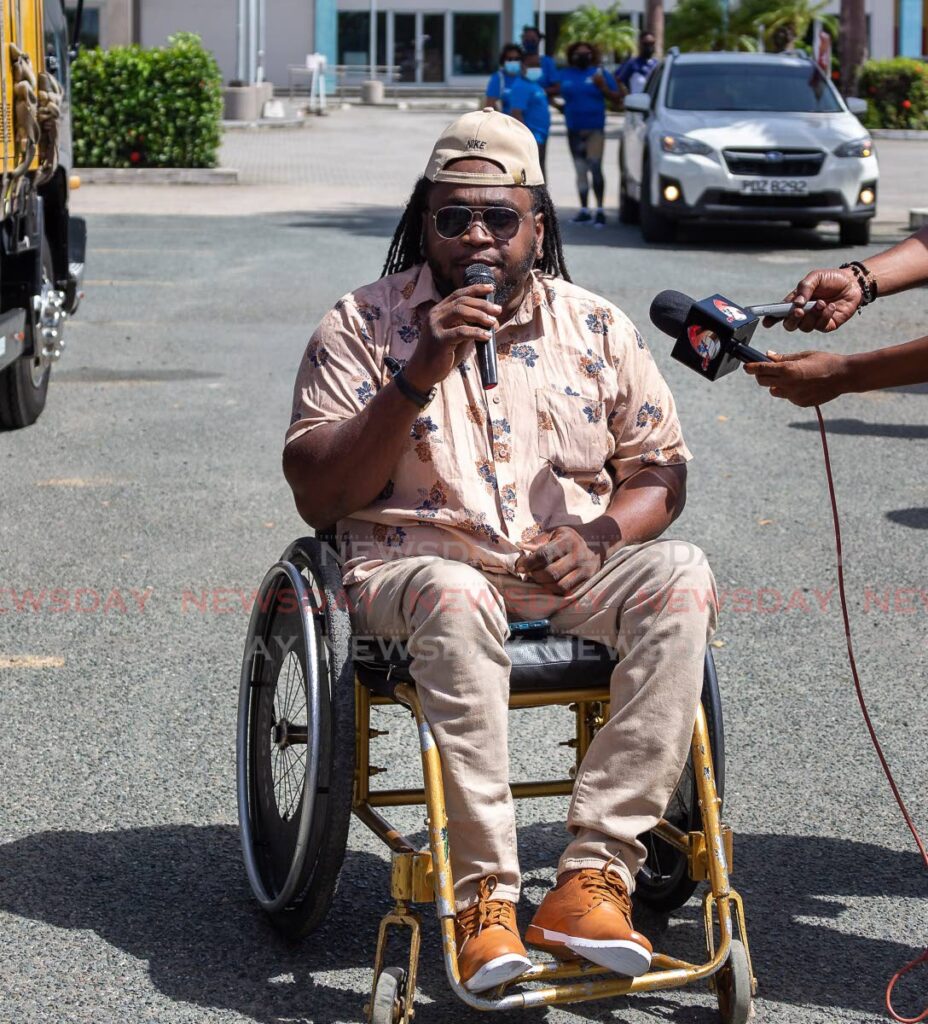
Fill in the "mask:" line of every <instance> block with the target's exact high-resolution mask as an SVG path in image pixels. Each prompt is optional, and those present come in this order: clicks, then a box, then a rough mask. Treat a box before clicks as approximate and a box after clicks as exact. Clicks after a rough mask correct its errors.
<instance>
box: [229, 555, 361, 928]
mask: <svg viewBox="0 0 928 1024" xmlns="http://www.w3.org/2000/svg"><path fill="white" fill-rule="evenodd" d="M350 640H351V623H350V620H349V617H348V612H347V604H346V602H345V594H344V590H343V589H342V585H341V570H340V568H339V565H338V562H337V560H336V558H335V557H334V556H333V555H332V554H331V552H329V551H328V549H326V548H325V547H324V546H323V545H322V544H320V543H319V541H317V540H316V539H315V538H302V539H300V540H297V541H295V542H294V543H293V544H291V545H290V547H289V548H287V550H286V551H285V552H284V554H283V555H282V556H281V559H280V561H279V562H277V563H276V564H275V565H274V566H272V567H271V569H270V570H269V571H268V573H267V575H266V576H265V578H264V580H263V582H262V584H261V587H260V589H259V591H258V599H257V601H256V602H255V607H254V610H253V612H252V616H251V622H250V624H249V630H248V640H247V642H246V646H245V657H244V660H243V664H242V679H241V686H240V691H239V723H238V744H237V747H238V749H237V774H238V803H239V824H240V827H241V833H242V851H243V854H244V858H245V867H246V871H247V873H248V878H249V882H250V883H251V887H252V891H253V892H254V894H255V897H256V898H257V900H258V902H259V903H260V904H261V906H262V907H263V909H264V910H265V911H266V912H267V914H268V916H269V917H270V919H271V922H272V923H273V925H274V926H275V928H277V929H278V930H279V931H280V932H282V933H283V934H285V935H287V936H288V937H289V938H292V939H298V938H302V937H303V936H305V935H308V934H309V933H310V932H312V931H314V930H315V929H316V928H318V927H319V925H321V924H322V922H323V921H324V919H325V916H326V914H327V913H328V910H329V907H330V906H331V904H332V900H333V899H334V897H335V892H336V889H337V886H338V877H339V873H340V872H341V867H342V862H343V861H344V857H345V844H346V842H347V838H348V823H349V820H350V817H351V797H352V788H353V785H354V760H355V737H354V666H353V663H352V661H351V657H350V653H349V651H350ZM300 747H302V748H303V753H302V756H301V754H300V751H299V748H300Z"/></svg>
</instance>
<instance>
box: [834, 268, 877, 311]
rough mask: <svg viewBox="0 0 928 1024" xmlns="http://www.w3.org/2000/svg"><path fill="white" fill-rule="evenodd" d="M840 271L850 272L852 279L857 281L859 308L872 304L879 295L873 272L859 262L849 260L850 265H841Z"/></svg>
mask: <svg viewBox="0 0 928 1024" xmlns="http://www.w3.org/2000/svg"><path fill="white" fill-rule="evenodd" d="M841 270H850V272H851V273H852V274H853V275H854V279H855V280H856V281H857V285H858V287H859V288H860V297H861V298H860V307H859V308H858V312H859V311H860V308H861V307H863V306H869V305H870V303H871V302H873V301H874V300H875V299H876V298H877V296H878V293H879V289H878V287H877V283H876V278H875V277H874V276H873V271H872V270H870V269H869V268H867V267H866V266H864V264H863V263H861V262H860V260H851V262H850V263H842V264H841Z"/></svg>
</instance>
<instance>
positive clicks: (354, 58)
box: [338, 11, 387, 64]
mask: <svg viewBox="0 0 928 1024" xmlns="http://www.w3.org/2000/svg"><path fill="white" fill-rule="evenodd" d="M370 25H371V16H370V13H369V12H368V11H339V12H338V63H339V64H369V63H370V57H369V50H370V45H371V39H370ZM375 63H377V64H386V63H387V15H386V12H384V11H378V12H377V59H376V61H375Z"/></svg>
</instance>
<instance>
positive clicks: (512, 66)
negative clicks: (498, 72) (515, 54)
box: [503, 60, 522, 75]
mask: <svg viewBox="0 0 928 1024" xmlns="http://www.w3.org/2000/svg"><path fill="white" fill-rule="evenodd" d="M503 71H505V72H506V74H507V75H518V74H519V73H520V72H521V71H522V61H520V60H507V61H505V62H504V63H503Z"/></svg>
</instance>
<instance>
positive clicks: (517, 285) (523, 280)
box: [426, 248, 536, 306]
mask: <svg viewBox="0 0 928 1024" xmlns="http://www.w3.org/2000/svg"><path fill="white" fill-rule="evenodd" d="M535 259H536V257H535V251H534V248H532V249H530V250H529V251H528V253H526V255H525V257H524V258H523V259H522V260H521V261H520V262H519V263H517V264H516V265H515V266H513V267H509V268H506V267H504V268H503V279H502V281H499V282H498V283H497V285H496V293H495V294H494V295H492V296H489V298H490V299H491V300H492V301H493V302H495V303H496V304H497V305H498V306H505V305H506V304H507V303H508V302H509V300H510V299H511V298H512V297H513V296H514V295H518V294H520V293H521V292H523V291H524V290H525V286H526V284H527V283H528V279H529V277H530V276H531V273H532V267H534V266H535ZM426 262H427V263H428V265H429V269H430V270H431V271H432V278H433V280H434V281H435V287H436V288H437V289H438V294H439V295H441V297H442V298H445V296H447V295H450V294H451V293H452V292H453V291H455V290H456V289H457V288H458V287H459V286H458V285H455V284H454V282H453V281H451V280H450V279H449V278H447V277H445V275H444V273H443V272H442V269H441V267H440V266H439V264H438V261H437V260H436V259H435V258H434V257H432V256H428V257H426Z"/></svg>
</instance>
